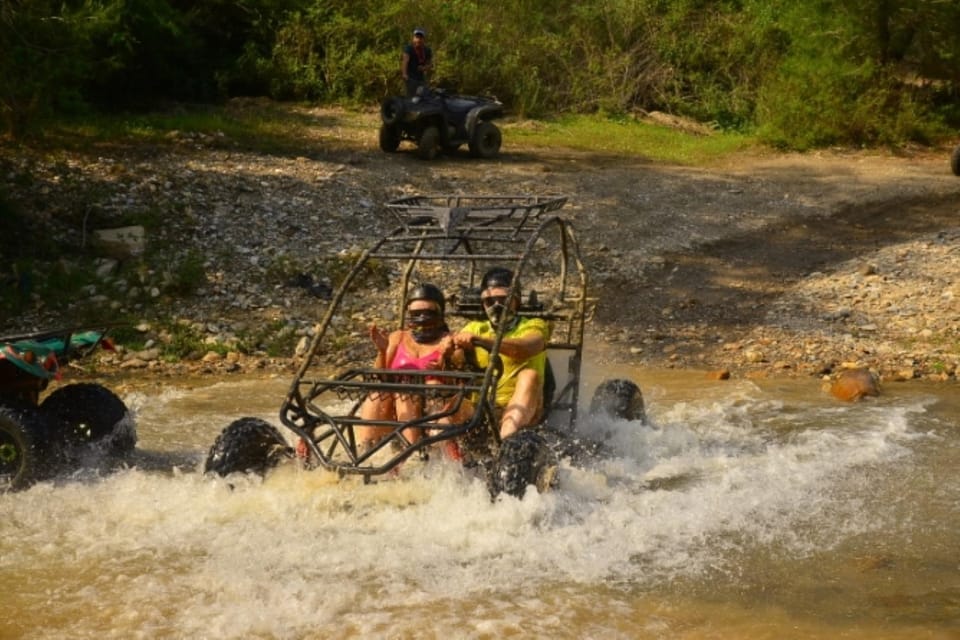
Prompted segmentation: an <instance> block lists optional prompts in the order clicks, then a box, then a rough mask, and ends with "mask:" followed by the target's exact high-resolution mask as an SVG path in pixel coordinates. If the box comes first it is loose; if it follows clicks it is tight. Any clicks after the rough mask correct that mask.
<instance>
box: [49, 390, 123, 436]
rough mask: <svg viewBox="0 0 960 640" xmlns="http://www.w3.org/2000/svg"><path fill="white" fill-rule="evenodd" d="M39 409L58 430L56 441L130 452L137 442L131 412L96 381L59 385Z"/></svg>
mask: <svg viewBox="0 0 960 640" xmlns="http://www.w3.org/2000/svg"><path fill="white" fill-rule="evenodd" d="M40 410H41V411H42V412H43V413H44V414H45V415H46V416H47V417H48V419H49V421H50V424H51V425H53V426H54V428H55V429H56V430H57V433H56V434H55V435H54V440H55V442H56V443H57V444H61V445H65V446H67V447H76V446H82V445H87V444H92V443H98V444H104V445H106V446H107V449H108V450H109V451H111V452H115V453H122V452H125V451H130V450H132V449H133V448H134V446H135V445H136V444H137V430H136V426H135V424H134V420H133V414H131V413H130V411H129V410H128V409H127V405H125V404H124V403H123V400H121V399H120V398H118V397H117V395H116V394H115V393H114V392H112V391H110V390H109V389H107V388H106V387H103V386H101V385H99V384H92V383H81V384H69V385H67V386H65V387H60V388H59V389H57V390H56V391H54V392H53V393H51V394H50V395H49V396H47V399H46V400H44V401H43V403H42V404H41V405H40Z"/></svg>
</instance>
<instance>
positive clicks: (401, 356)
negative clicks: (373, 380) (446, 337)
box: [390, 340, 443, 371]
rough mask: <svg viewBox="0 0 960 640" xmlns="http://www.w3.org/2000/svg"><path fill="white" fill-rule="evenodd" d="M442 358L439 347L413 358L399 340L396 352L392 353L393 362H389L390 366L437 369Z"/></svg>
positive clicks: (424, 369)
mask: <svg viewBox="0 0 960 640" xmlns="http://www.w3.org/2000/svg"><path fill="white" fill-rule="evenodd" d="M442 359H443V353H441V352H440V350H439V349H437V350H436V351H431V352H430V353H428V354H427V355H425V356H421V357H419V358H415V357H413V356H412V355H411V354H410V352H409V351H407V348H406V347H404V346H403V341H402V340H401V341H400V342H399V343H398V344H397V352H396V353H395V354H393V362H391V363H390V368H391V369H419V370H420V371H426V370H428V369H438V368H439V365H440V361H441V360H442Z"/></svg>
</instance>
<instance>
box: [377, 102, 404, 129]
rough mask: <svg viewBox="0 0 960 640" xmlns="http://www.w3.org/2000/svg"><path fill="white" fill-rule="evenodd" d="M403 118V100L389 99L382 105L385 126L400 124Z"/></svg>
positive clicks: (381, 115)
mask: <svg viewBox="0 0 960 640" xmlns="http://www.w3.org/2000/svg"><path fill="white" fill-rule="evenodd" d="M401 116H403V98H400V97H396V96H395V97H393V98H387V99H386V100H384V101H383V104H381V105H380V118H381V119H382V120H383V124H385V125H394V124H397V123H398V122H400V118H401Z"/></svg>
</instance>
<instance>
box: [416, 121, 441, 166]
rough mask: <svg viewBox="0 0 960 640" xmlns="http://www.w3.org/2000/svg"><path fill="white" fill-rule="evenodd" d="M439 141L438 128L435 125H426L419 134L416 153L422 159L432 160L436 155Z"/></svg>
mask: <svg viewBox="0 0 960 640" xmlns="http://www.w3.org/2000/svg"><path fill="white" fill-rule="evenodd" d="M439 142H440V130H439V129H437V128H436V127H427V128H426V129H424V130H423V133H421V134H420V140H418V141H417V153H418V154H419V155H420V157H421V158H422V159H423V160H433V159H434V158H436V157H437V144H438V143H439Z"/></svg>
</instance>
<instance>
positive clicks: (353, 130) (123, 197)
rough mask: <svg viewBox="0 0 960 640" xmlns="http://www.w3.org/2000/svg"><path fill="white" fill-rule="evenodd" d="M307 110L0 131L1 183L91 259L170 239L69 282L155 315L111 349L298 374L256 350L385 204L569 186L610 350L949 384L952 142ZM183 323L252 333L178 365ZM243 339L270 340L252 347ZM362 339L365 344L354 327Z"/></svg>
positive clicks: (956, 338)
mask: <svg viewBox="0 0 960 640" xmlns="http://www.w3.org/2000/svg"><path fill="white" fill-rule="evenodd" d="M305 113H306V114H307V115H309V116H311V117H313V118H314V120H315V122H316V126H315V127H307V128H305V132H304V149H303V153H302V154H298V155H284V156H278V155H264V154H256V153H250V152H248V151H245V150H243V149H240V148H238V147H237V146H235V145H233V144H232V143H231V141H230V140H228V139H225V138H224V137H223V136H208V137H198V136H186V135H178V134H172V135H171V136H170V137H169V139H168V141H167V143H166V144H163V145H160V146H157V147H154V148H149V149H146V148H142V147H137V148H123V147H117V146H113V147H109V148H106V147H105V148H91V149H89V150H87V151H84V152H57V153H56V154H50V153H46V152H40V151H36V150H31V149H28V148H16V149H14V148H9V147H0V181H2V182H3V187H4V189H5V190H6V191H7V193H8V194H10V196H11V197H12V199H13V200H15V201H16V202H17V203H18V204H19V206H21V207H22V208H23V209H24V210H28V211H31V212H34V213H35V214H36V220H37V224H38V229H39V228H42V230H43V231H44V232H47V233H55V234H57V236H58V237H59V238H63V239H64V240H65V241H66V242H68V243H69V244H71V245H72V246H75V247H76V251H77V254H81V253H82V254H90V253H91V252H93V251H94V248H93V244H92V242H91V238H92V235H91V234H92V230H94V229H98V228H107V227H112V226H120V225H123V224H125V223H126V222H127V221H129V220H132V219H133V220H141V221H143V220H146V221H148V222H149V224H147V225H145V226H146V228H147V234H148V235H147V238H146V249H145V251H146V252H147V255H152V254H150V252H151V251H157V250H161V249H162V251H163V252H164V255H163V258H162V260H161V261H160V262H157V260H156V259H154V260H153V262H151V263H149V264H148V263H147V262H145V261H144V260H143V259H142V258H140V257H137V256H135V257H133V258H129V257H126V258H122V259H120V260H119V261H111V260H112V259H111V258H109V256H106V255H104V256H102V260H101V262H100V263H99V265H100V266H101V269H100V275H99V276H98V280H96V281H94V282H92V283H91V285H90V286H89V287H88V288H87V289H86V290H85V294H84V295H85V298H86V299H84V300H78V301H76V305H75V308H77V309H79V308H81V307H82V306H83V305H85V304H90V303H93V304H97V305H101V306H108V307H109V308H111V309H112V310H115V312H116V314H118V315H120V314H122V315H123V316H125V317H133V318H135V319H136V322H137V324H138V325H139V326H140V328H141V329H142V331H143V333H144V338H145V340H147V345H148V346H149V347H151V348H147V349H144V350H142V351H141V352H139V353H129V352H128V353H123V354H121V355H120V356H117V357H116V358H115V359H114V360H113V361H111V362H109V363H108V364H109V366H113V367H116V366H120V367H125V368H131V369H144V370H148V371H155V372H157V373H164V374H168V375H183V374H185V373H191V374H192V373H214V374H221V373H224V372H230V371H238V372H240V371H249V370H256V369H261V370H262V369H271V370H282V371H289V370H292V369H291V367H292V364H291V360H290V358H289V357H287V355H286V354H275V355H270V353H269V350H268V349H266V348H265V347H264V345H266V344H268V343H279V342H280V338H283V337H286V338H287V340H288V342H291V343H292V342H296V341H297V340H299V339H300V338H302V337H304V336H306V335H308V334H309V332H310V327H311V326H312V325H313V323H314V322H315V321H316V319H317V318H318V317H319V314H320V312H321V311H322V309H323V305H324V300H323V298H324V295H325V293H326V290H325V287H326V285H327V283H328V281H329V279H330V278H331V277H332V273H333V270H335V268H336V264H337V263H338V261H339V262H340V263H347V262H349V260H350V256H351V255H353V254H355V253H356V252H358V251H359V250H360V248H361V247H363V246H366V244H367V243H369V242H370V241H371V239H372V238H374V237H377V236H378V235H380V234H382V233H384V232H386V231H387V230H388V229H390V228H392V227H393V226H394V225H395V221H394V220H393V218H392V216H391V215H390V214H389V212H387V211H386V210H385V209H384V208H383V207H381V206H380V205H381V203H383V202H387V201H389V200H392V199H395V198H398V197H401V196H405V195H411V194H415V193H472V194H519V193H541V194H564V195H567V196H569V198H570V204H569V205H568V207H567V209H566V210H565V211H566V212H567V214H568V215H570V216H571V217H572V218H573V219H574V220H575V224H576V225H577V228H578V229H579V230H580V236H581V242H582V244H583V246H584V249H585V252H586V255H585V256H584V258H585V261H586V263H587V265H588V268H589V269H590V272H591V279H592V282H593V285H594V290H595V292H596V293H597V295H598V297H599V303H598V307H597V313H596V317H595V320H594V323H593V325H592V327H591V331H592V334H593V335H592V337H593V338H595V339H596V340H595V342H598V343H599V344H602V345H607V347H608V348H606V349H604V352H603V353H602V354H597V357H599V358H602V359H606V360H609V361H616V362H621V363H629V364H634V365H637V366H649V367H674V368H688V369H702V370H717V369H726V370H729V371H730V372H731V374H732V375H733V376H741V375H742V376H755V375H771V376H775V375H825V374H827V373H829V372H831V371H834V370H836V369H837V368H839V367H842V366H852V365H860V366H868V367H870V368H872V369H874V370H875V371H877V372H878V373H881V374H882V375H883V376H884V378H886V379H932V380H943V381H955V380H956V375H957V373H956V372H957V366H958V363H960V314H958V311H960V307H958V305H960V303H958V301H957V297H958V295H960V291H958V290H957V287H958V286H960V285H957V284H956V283H957V282H958V281H960V242H958V240H960V223H958V221H960V217H958V216H957V213H958V209H960V206H958V204H957V203H958V202H960V199H958V197H957V196H958V195H960V179H957V178H955V177H954V176H952V175H951V174H950V171H949V166H948V153H947V152H944V151H940V152H937V153H934V152H929V151H925V152H913V153H911V154H909V155H908V156H892V155H889V154H881V153H841V152H830V153H826V152H825V153H819V154H813V155H795V154H791V155H769V156H766V155H765V156H760V155H757V156H749V157H748V156H743V157H739V158H737V159H736V160H735V161H731V162H730V163H729V164H727V165H725V166H716V167H709V168H697V169H692V168H685V167H670V166H659V165H653V164H650V163H648V162H645V161H643V160H642V159H636V158H634V159H626V158H620V157H610V156H598V155H590V154H582V153H579V152H574V151H569V150H562V149H559V150H558V149H527V148H514V147H513V146H512V143H511V136H510V129H511V126H516V125H510V124H509V123H508V124H507V125H506V126H505V127H504V130H505V131H504V149H503V151H504V154H503V156H502V157H501V158H500V159H498V160H497V161H477V160H472V159H469V158H467V157H466V155H465V154H464V155H462V156H461V155H457V156H456V157H452V158H451V157H441V158H439V159H438V160H437V161H435V162H432V163H424V162H421V161H419V160H417V159H415V157H413V154H412V153H407V152H405V151H403V150H402V151H401V153H399V154H393V155H387V154H383V153H382V152H380V151H379V150H378V149H377V148H376V140H375V138H376V119H375V118H376V116H375V114H372V113H371V114H368V115H367V116H365V118H366V119H365V120H364V122H363V123H362V125H363V126H361V127H359V128H357V127H354V126H348V125H347V124H344V123H345V122H350V121H351V120H349V119H343V120H342V121H341V119H340V115H338V112H336V111H330V110H310V111H306V112H305ZM0 262H2V263H4V264H8V263H9V260H7V259H4V260H2V261H0ZM69 262H70V260H69V259H67V260H65V261H61V262H60V263H59V264H60V265H61V266H63V267H64V268H69ZM191 263H195V264H196V265H200V266H202V283H201V284H200V286H199V287H198V288H197V289H196V290H195V291H193V292H192V293H191V294H190V295H189V296H183V295H182V294H180V293H179V292H178V278H181V279H182V277H183V276H182V268H179V267H177V265H184V264H191ZM39 264H40V265H41V266H40V268H43V269H53V268H57V267H56V265H57V263H54V262H52V261H51V262H43V261H41V262H40V263H39ZM163 265H168V267H167V268H165V267H164V266H163ZM7 269H8V268H7V267H4V268H3V270H4V273H9V272H8V270H7ZM178 269H179V271H178ZM301 276H306V277H301ZM8 286H9V285H8ZM375 297H376V296H375V292H372V299H375ZM71 313H72V312H71V309H67V310H59V311H56V312H51V310H50V308H49V305H46V304H45V303H44V301H43V300H42V299H36V300H33V302H32V303H31V305H30V306H29V309H28V311H27V312H26V313H24V314H21V315H18V316H17V317H5V318H0V333H6V334H9V333H16V332H22V331H26V330H33V329H38V328H48V327H50V326H58V325H62V324H70V320H71ZM171 324H173V325H174V326H177V325H178V324H179V326H189V327H191V330H193V331H196V332H198V333H200V334H202V335H203V336H204V340H206V341H207V342H208V343H209V344H210V345H216V344H221V345H228V346H229V345H237V349H236V350H235V351H234V352H233V353H232V354H231V353H228V355H227V356H226V357H223V356H215V355H211V354H210V353H207V352H197V353H195V354H192V355H191V356H190V357H189V358H188V359H186V360H185V361H183V362H179V363H169V362H165V361H164V360H163V358H162V357H161V349H160V348H159V347H161V346H162V344H163V343H164V342H165V341H170V340H171V339H173V337H172V336H171V335H170V332H169V330H166V331H162V330H160V327H169V326H171ZM360 329H362V328H360ZM252 335H256V336H260V344H259V345H257V344H254V347H253V348H249V347H245V348H240V345H242V344H244V341H246V343H251V340H250V338H249V336H252ZM291 336H292V339H291ZM244 337H245V338H244ZM241 338H243V339H241ZM358 340H359V342H358V345H357V347H356V349H357V351H356V352H355V353H356V354H361V353H364V352H363V351H362V349H366V348H368V345H367V344H365V342H364V339H363V338H362V331H358ZM253 342H256V341H253ZM220 350H221V351H222V350H223V349H220ZM289 355H292V354H289Z"/></svg>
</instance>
